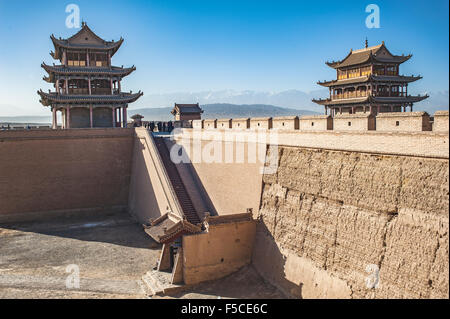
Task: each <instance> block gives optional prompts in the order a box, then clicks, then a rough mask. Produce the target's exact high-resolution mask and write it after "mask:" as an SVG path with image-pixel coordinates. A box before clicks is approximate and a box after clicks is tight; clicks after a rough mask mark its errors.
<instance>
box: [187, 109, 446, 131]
mask: <svg viewBox="0 0 450 319" xmlns="http://www.w3.org/2000/svg"><path fill="white" fill-rule="evenodd" d="M448 113H449V112H448V111H436V113H435V115H434V124H433V121H432V118H431V117H430V115H429V114H428V113H427V112H392V113H380V114H378V115H377V116H374V115H373V114H369V113H355V114H337V115H336V116H335V117H334V118H333V117H331V116H330V115H304V116H300V117H298V116H281V117H254V118H236V119H205V120H195V121H193V128H194V129H219V130H220V129H227V130H228V129H231V130H264V129H265V130H272V129H274V130H280V129H282V130H295V131H305V132H309V131H380V132H428V131H434V132H448V131H449V124H448V119H449V117H448Z"/></svg>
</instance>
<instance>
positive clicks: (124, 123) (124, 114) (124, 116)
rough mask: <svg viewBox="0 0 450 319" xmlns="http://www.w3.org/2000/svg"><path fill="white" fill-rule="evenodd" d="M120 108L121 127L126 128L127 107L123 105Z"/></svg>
mask: <svg viewBox="0 0 450 319" xmlns="http://www.w3.org/2000/svg"><path fill="white" fill-rule="evenodd" d="M122 110H123V128H127V122H128V119H127V108H126V107H123V108H122Z"/></svg>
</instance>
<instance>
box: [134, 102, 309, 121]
mask: <svg viewBox="0 0 450 319" xmlns="http://www.w3.org/2000/svg"><path fill="white" fill-rule="evenodd" d="M200 107H201V108H202V109H203V111H204V113H203V115H202V118H204V119H214V118H240V117H264V116H272V117H273V116H288V115H306V114H318V113H316V112H312V111H308V110H295V109H289V108H284V107H279V106H274V105H265V104H255V105H236V104H226V103H218V104H207V105H201V106H200ZM172 109H173V108H171V107H163V108H143V109H136V110H129V113H130V115H132V114H138V113H139V114H141V115H143V116H144V117H145V120H148V121H150V120H156V121H167V120H172V119H173V115H172V114H170V112H171V111H172Z"/></svg>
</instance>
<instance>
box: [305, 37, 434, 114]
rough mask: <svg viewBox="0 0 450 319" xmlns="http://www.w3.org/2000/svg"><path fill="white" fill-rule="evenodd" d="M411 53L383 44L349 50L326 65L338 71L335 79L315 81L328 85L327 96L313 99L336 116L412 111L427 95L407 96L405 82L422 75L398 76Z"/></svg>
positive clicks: (326, 111)
mask: <svg viewBox="0 0 450 319" xmlns="http://www.w3.org/2000/svg"><path fill="white" fill-rule="evenodd" d="M410 58H411V55H407V56H405V55H401V56H399V55H393V54H392V53H390V52H389V51H388V49H387V48H386V46H385V45H384V41H383V42H382V44H380V45H377V46H373V47H368V43H367V40H366V45H365V48H364V49H361V50H356V51H353V50H350V53H349V54H348V55H347V56H346V57H345V58H344V59H343V60H341V61H338V62H327V63H326V64H327V65H328V66H330V67H331V68H333V69H335V70H336V72H337V79H336V80H334V81H325V82H318V84H319V85H321V86H324V87H327V88H329V90H330V97H329V98H328V99H315V100H313V102H315V103H317V104H319V105H323V106H324V107H325V114H328V110H330V114H331V115H332V116H335V115H336V114H338V113H340V114H342V113H347V114H354V113H366V112H369V113H371V114H374V115H376V114H378V113H380V112H402V111H403V112H405V111H406V108H407V107H410V111H412V110H413V104H414V103H415V102H419V101H422V100H424V99H426V98H427V97H428V95H425V96H420V95H419V96H412V95H408V84H409V83H412V82H414V81H417V80H419V79H421V78H422V77H421V76H404V75H400V72H399V67H400V64H402V63H403V62H406V61H408V60H409V59H410Z"/></svg>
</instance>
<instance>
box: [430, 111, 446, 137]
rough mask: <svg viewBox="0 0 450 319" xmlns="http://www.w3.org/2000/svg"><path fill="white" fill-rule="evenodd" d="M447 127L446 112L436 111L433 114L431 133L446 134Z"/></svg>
mask: <svg viewBox="0 0 450 319" xmlns="http://www.w3.org/2000/svg"><path fill="white" fill-rule="evenodd" d="M448 127H449V119H448V111H437V112H436V113H435V114H434V124H433V131H435V132H447V133H448Z"/></svg>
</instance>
